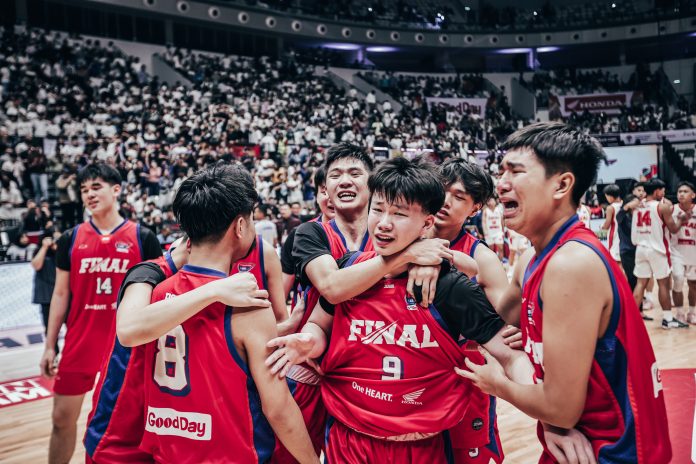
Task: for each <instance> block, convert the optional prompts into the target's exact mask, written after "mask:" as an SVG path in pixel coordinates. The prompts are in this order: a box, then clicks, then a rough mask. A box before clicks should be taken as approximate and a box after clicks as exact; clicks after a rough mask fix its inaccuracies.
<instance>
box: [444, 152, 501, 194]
mask: <svg viewBox="0 0 696 464" xmlns="http://www.w3.org/2000/svg"><path fill="white" fill-rule="evenodd" d="M438 171H439V172H440V176H441V177H442V179H443V181H444V183H445V187H449V186H450V185H452V184H454V183H456V182H461V183H462V185H464V188H465V189H466V193H468V194H469V195H471V198H472V199H473V200H474V203H475V204H479V203H480V204H482V205H483V204H485V203H486V202H487V201H488V200H489V199H490V198H493V197H494V196H495V186H494V185H493V179H492V178H491V176H490V174H488V173H487V172H486V171H484V170H483V168H482V167H481V166H479V165H478V164H475V163H470V162H468V161H466V160H465V159H462V158H451V159H448V160H447V161H445V162H444V163H442V164H441V165H440V167H439V168H438Z"/></svg>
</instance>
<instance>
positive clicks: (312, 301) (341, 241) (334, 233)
mask: <svg viewBox="0 0 696 464" xmlns="http://www.w3.org/2000/svg"><path fill="white" fill-rule="evenodd" d="M319 224H320V225H321V226H322V227H323V228H324V232H325V233H326V238H327V240H328V241H329V247H330V248H331V256H332V257H333V259H335V260H339V259H341V258H342V257H343V255H345V254H346V253H348V252H349V251H373V250H374V247H373V246H372V239H371V238H370V234H369V233H368V232H367V231H365V235H364V236H363V239H362V243H361V244H360V249H358V250H349V249H348V245H347V242H346V238H345V237H344V236H343V233H342V232H341V230H340V229H339V228H338V226H337V225H336V220H335V219H332V220H330V221H329V222H320V223H319ZM319 296H320V295H319V292H318V291H317V290H316V289H314V288H313V287H311V286H310V287H309V288H308V289H307V290H306V294H305V313H304V316H303V317H302V321H301V322H300V325H299V326H298V327H299V328H298V332H299V331H300V330H302V327H304V325H305V324H306V323H307V321H308V320H309V316H311V315H312V310H313V309H314V307H315V306H316V304H317V302H318V301H319Z"/></svg>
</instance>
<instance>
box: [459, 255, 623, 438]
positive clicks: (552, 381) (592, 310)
mask: <svg viewBox="0 0 696 464" xmlns="http://www.w3.org/2000/svg"><path fill="white" fill-rule="evenodd" d="M605 269H606V268H605V267H604V264H603V263H602V261H601V259H600V258H599V257H598V256H597V255H596V254H595V253H594V252H588V249H587V247H585V246H584V245H582V244H579V243H569V244H566V245H565V246H564V247H563V248H562V249H560V250H559V251H558V252H557V253H556V254H555V255H554V257H553V258H552V259H551V261H549V264H548V266H547V268H546V272H545V277H544V283H543V285H542V287H541V297H542V299H543V301H544V327H543V333H542V337H543V340H544V344H543V348H542V346H535V345H534V344H532V345H530V346H529V347H525V348H526V349H528V350H531V352H532V353H533V355H534V356H536V357H538V358H539V362H542V359H543V365H544V382H543V383H541V384H536V385H521V384H519V383H516V382H514V381H512V380H511V379H510V378H509V377H508V376H507V375H506V374H505V372H504V370H503V368H502V366H501V364H500V363H499V362H498V361H496V359H495V358H494V357H493V356H492V355H491V354H490V353H488V352H487V351H486V350H483V354H484V356H485V358H486V361H487V364H486V365H483V366H478V365H475V364H473V363H471V362H469V361H468V360H467V367H468V368H469V369H470V370H471V371H462V370H457V372H458V373H459V374H460V375H462V376H463V377H467V378H469V379H471V380H472V381H473V382H474V383H475V384H476V385H477V386H478V387H479V388H481V390H483V391H484V392H486V393H490V394H492V395H495V396H498V397H500V398H503V399H504V400H506V401H508V402H509V403H512V404H513V405H514V406H515V407H517V408H518V409H520V410H521V411H522V412H524V413H526V414H527V415H529V416H531V417H533V418H536V419H539V420H541V421H542V422H545V423H548V424H551V425H555V426H557V427H562V428H566V429H570V428H573V427H574V426H575V424H576V423H577V421H578V419H579V418H580V416H581V414H582V411H583V407H584V404H585V398H586V395H587V382H588V379H589V375H590V369H591V367H592V360H593V356H594V351H595V347H596V343H597V338H598V337H599V336H600V335H601V331H600V325H601V324H604V325H606V324H607V321H606V320H603V315H604V314H606V313H608V312H605V311H604V309H605V308H610V307H611V303H612V290H611V283H610V281H609V276H608V274H607V272H606V270H605ZM603 270H604V271H603ZM602 271H603V272H602ZM588 288H591V289H593V291H592V292H588V291H587V289H588ZM605 319H606V317H605ZM542 349H543V351H542ZM570 360H572V362H569V361H570Z"/></svg>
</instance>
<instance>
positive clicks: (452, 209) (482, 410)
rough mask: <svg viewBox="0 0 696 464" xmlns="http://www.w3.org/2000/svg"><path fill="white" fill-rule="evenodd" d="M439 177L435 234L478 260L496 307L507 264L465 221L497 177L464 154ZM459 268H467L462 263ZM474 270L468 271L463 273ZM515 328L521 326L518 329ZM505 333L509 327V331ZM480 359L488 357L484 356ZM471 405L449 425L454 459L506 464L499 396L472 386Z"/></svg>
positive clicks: (488, 196)
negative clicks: (499, 424)
mask: <svg viewBox="0 0 696 464" xmlns="http://www.w3.org/2000/svg"><path fill="white" fill-rule="evenodd" d="M439 173H440V176H441V177H442V178H443V180H444V182H445V201H444V203H443V205H442V208H441V209H440V211H438V212H437V214H436V215H435V222H434V227H433V230H434V232H433V235H434V236H435V237H438V238H442V239H445V240H449V242H450V249H451V250H452V251H453V254H454V257H455V265H457V254H458V253H464V254H465V255H466V256H470V257H471V258H473V259H474V260H475V262H476V265H477V266H476V268H477V274H475V277H474V278H473V279H472V280H474V279H475V281H476V283H478V284H479V286H480V287H481V288H482V289H483V291H484V292H485V294H486V297H487V298H488V301H490V302H491V303H492V304H493V306H494V307H495V306H496V304H497V303H498V301H499V300H500V298H501V296H502V295H503V294H504V293H505V290H506V289H507V285H508V280H507V276H506V275H505V269H504V268H503V265H502V263H501V262H500V260H499V259H498V256H496V254H495V253H494V252H493V251H491V250H490V249H489V248H488V247H486V246H485V245H482V244H481V243H480V241H479V240H478V239H476V238H475V237H474V236H473V235H471V234H470V233H469V232H468V231H467V230H466V229H465V228H464V223H465V222H466V220H467V219H468V218H470V217H472V216H474V215H475V214H476V213H477V212H478V211H480V210H481V208H482V207H483V205H484V204H486V203H487V201H488V200H489V199H491V198H493V195H494V188H495V187H494V186H493V180H492V179H491V177H490V175H489V174H487V173H486V172H485V171H484V170H483V169H481V168H480V167H479V166H477V165H475V164H473V163H469V162H467V161H465V160H463V159H451V160H448V161H446V162H445V163H443V164H442V165H440V168H439ZM457 268H458V269H459V270H460V271H462V269H461V268H460V267H459V266H458V265H457ZM464 273H465V274H467V275H469V274H468V272H464ZM515 333H519V332H517V330H515ZM504 334H505V332H504ZM460 344H463V346H464V347H465V348H466V351H465V354H466V356H467V357H472V356H473V357H475V358H476V359H477V360H478V359H479V358H480V356H481V355H480V354H479V353H478V351H476V348H474V350H473V351H472V350H471V349H469V348H470V346H469V344H467V342H466V340H464V341H462V342H460ZM477 362H483V360H479V361H477ZM470 401H471V405H470V406H469V409H468V410H467V416H466V417H465V418H464V420H463V421H462V422H461V424H459V425H458V426H457V427H455V428H454V429H452V430H450V437H451V440H452V448H453V455H454V462H455V463H475V462H480V463H485V464H489V462H491V461H492V462H493V463H501V462H503V457H504V455H503V449H502V445H501V443H500V436H499V434H498V427H497V418H496V413H495V398H491V397H489V396H488V395H486V394H483V393H482V392H481V391H480V390H479V389H472V391H471V400H470Z"/></svg>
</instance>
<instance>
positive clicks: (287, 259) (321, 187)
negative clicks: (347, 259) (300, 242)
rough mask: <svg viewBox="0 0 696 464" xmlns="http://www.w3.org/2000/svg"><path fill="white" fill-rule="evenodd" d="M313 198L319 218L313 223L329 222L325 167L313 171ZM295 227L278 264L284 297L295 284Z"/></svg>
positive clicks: (331, 214)
mask: <svg viewBox="0 0 696 464" xmlns="http://www.w3.org/2000/svg"><path fill="white" fill-rule="evenodd" d="M313 180H314V196H315V198H316V204H317V209H318V210H319V211H320V214H319V216H317V217H316V218H314V219H312V221H313V222H329V221H330V220H332V219H333V218H334V217H335V216H336V211H335V210H334V207H333V205H332V204H331V200H330V199H329V193H328V192H327V190H326V166H324V165H322V166H319V167H318V168H317V170H316V171H314V179H313ZM296 232H297V227H295V228H294V229H293V230H291V231H290V233H289V234H288V238H287V240H285V243H284V244H283V248H282V251H281V253H280V264H281V265H282V269H283V290H284V292H285V295H288V294H289V293H290V290H291V289H292V287H293V286H294V284H295V260H294V259H293V257H292V248H293V246H294V244H295V233H296Z"/></svg>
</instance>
